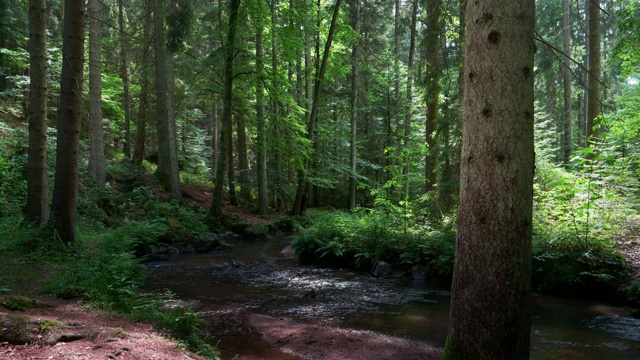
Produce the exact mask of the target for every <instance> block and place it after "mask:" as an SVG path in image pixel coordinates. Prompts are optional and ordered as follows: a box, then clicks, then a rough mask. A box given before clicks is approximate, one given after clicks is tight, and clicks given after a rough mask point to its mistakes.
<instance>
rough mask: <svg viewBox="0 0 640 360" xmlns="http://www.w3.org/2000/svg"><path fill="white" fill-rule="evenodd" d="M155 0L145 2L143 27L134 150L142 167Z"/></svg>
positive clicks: (135, 158)
mask: <svg viewBox="0 0 640 360" xmlns="http://www.w3.org/2000/svg"><path fill="white" fill-rule="evenodd" d="M152 2H153V0H144V10H145V16H144V20H143V25H142V28H143V30H142V38H143V41H144V43H145V45H144V46H143V48H142V63H141V64H140V73H141V75H142V76H141V77H140V101H139V105H138V122H137V129H136V141H135V147H134V150H133V163H134V164H138V165H141V164H142V159H143V158H144V153H145V141H146V138H147V136H146V127H147V117H148V115H147V107H148V106H149V67H150V65H149V46H148V41H149V37H150V35H149V34H150V33H151V20H152V18H151V15H150V13H151V8H152V6H153V5H152Z"/></svg>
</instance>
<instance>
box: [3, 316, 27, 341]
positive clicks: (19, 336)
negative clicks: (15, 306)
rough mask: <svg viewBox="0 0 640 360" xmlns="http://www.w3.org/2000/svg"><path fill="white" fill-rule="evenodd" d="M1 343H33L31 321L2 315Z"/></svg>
mask: <svg viewBox="0 0 640 360" xmlns="http://www.w3.org/2000/svg"><path fill="white" fill-rule="evenodd" d="M0 329H2V331H0V342H8V343H9V344H13V345H24V344H29V343H31V342H33V338H32V337H31V336H29V331H28V330H29V321H28V320H27V319H26V318H24V317H21V316H10V315H3V314H0Z"/></svg>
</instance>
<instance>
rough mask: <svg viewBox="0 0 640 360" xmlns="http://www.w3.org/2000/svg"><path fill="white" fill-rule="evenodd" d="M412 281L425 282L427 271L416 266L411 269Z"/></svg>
mask: <svg viewBox="0 0 640 360" xmlns="http://www.w3.org/2000/svg"><path fill="white" fill-rule="evenodd" d="M411 279H413V280H417V281H425V280H426V279H427V269H425V268H424V267H422V266H414V267H412V268H411Z"/></svg>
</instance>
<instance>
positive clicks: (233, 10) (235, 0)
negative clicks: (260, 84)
mask: <svg viewBox="0 0 640 360" xmlns="http://www.w3.org/2000/svg"><path fill="white" fill-rule="evenodd" d="M239 7H240V0H231V1H230V2H229V31H228V32H227V43H226V44H225V61H224V62H225V64H224V95H223V96H224V98H223V109H222V126H221V129H220V158H219V160H218V167H217V169H216V183H215V187H214V189H213V201H212V202H211V208H210V209H209V217H210V218H214V219H219V218H220V217H221V216H222V193H223V190H224V189H223V187H224V173H225V169H226V167H227V163H228V151H229V149H228V146H229V144H230V142H231V111H232V108H231V105H232V101H233V57H234V53H235V50H234V43H235V36H236V20H237V18H238V8H239ZM228 165H229V167H231V166H233V164H228ZM229 185H230V186H231V184H229Z"/></svg>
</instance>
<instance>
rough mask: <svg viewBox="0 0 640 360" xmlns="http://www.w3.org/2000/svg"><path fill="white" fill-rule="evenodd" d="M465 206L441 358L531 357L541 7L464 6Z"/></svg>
mask: <svg viewBox="0 0 640 360" xmlns="http://www.w3.org/2000/svg"><path fill="white" fill-rule="evenodd" d="M466 24H467V38H466V59H465V82H466V86H465V102H464V120H463V139H462V167H461V181H460V183H461V188H460V205H459V210H458V233H457V244H456V260H455V271H454V277H453V285H452V295H451V314H450V318H449V330H448V334H447V342H446V345H445V350H444V355H443V358H444V359H527V358H529V346H530V328H531V312H530V302H531V233H532V224H531V223H532V204H533V171H534V147H533V114H534V108H533V54H534V51H535V45H534V36H533V35H534V24H535V2H534V1H533V0H485V1H482V2H469V3H468V5H467V23H466Z"/></svg>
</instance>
